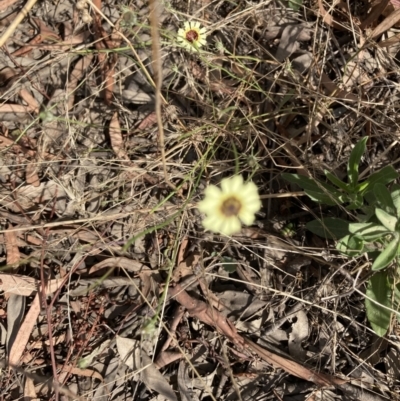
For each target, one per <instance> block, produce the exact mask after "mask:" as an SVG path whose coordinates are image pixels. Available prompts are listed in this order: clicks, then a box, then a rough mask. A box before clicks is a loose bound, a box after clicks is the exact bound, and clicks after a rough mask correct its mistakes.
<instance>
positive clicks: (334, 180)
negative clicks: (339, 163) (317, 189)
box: [324, 170, 350, 192]
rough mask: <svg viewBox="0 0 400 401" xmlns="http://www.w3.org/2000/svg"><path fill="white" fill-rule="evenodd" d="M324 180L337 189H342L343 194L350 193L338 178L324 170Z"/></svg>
mask: <svg viewBox="0 0 400 401" xmlns="http://www.w3.org/2000/svg"><path fill="white" fill-rule="evenodd" d="M324 173H325V175H326V178H327V179H328V180H329V181H330V182H331V183H332V184H333V185H336V186H337V187H338V188H340V189H342V190H343V191H345V192H350V188H349V185H348V184H346V183H345V182H343V181H342V180H340V179H339V178H337V177H336V175H333V174H332V173H330V172H329V171H327V170H325V171H324Z"/></svg>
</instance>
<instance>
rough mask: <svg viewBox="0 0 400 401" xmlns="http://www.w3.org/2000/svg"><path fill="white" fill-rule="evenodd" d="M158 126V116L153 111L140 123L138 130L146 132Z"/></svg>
mask: <svg viewBox="0 0 400 401" xmlns="http://www.w3.org/2000/svg"><path fill="white" fill-rule="evenodd" d="M156 124H157V115H156V113H155V112H154V111H153V112H151V113H150V114H149V115H148V116H146V117H145V118H144V119H143V120H142V121H141V122H140V124H139V126H138V129H140V130H145V129H146V128H150V127H152V126H153V125H156Z"/></svg>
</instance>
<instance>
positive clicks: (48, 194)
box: [0, 181, 68, 214]
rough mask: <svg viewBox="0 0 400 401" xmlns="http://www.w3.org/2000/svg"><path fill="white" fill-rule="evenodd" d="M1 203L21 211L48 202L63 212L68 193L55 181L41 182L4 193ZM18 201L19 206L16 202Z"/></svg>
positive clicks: (13, 209)
mask: <svg viewBox="0 0 400 401" xmlns="http://www.w3.org/2000/svg"><path fill="white" fill-rule="evenodd" d="M2 195H3V196H2V197H1V199H0V204H2V205H4V206H5V207H7V208H8V209H9V210H12V211H13V212H20V211H21V209H20V208H22V209H24V210H27V209H30V208H32V207H33V206H34V205H38V204H41V205H43V204H47V205H48V206H49V207H53V206H54V205H55V209H56V210H57V212H58V213H60V214H63V213H64V211H65V209H66V203H67V199H68V196H67V193H66V192H65V190H64V189H63V187H62V186H61V185H59V184H57V183H56V182H55V181H47V182H42V183H40V185H39V186H37V187H35V186H33V185H25V186H23V187H20V188H18V189H17V190H15V191H14V193H13V194H10V193H9V191H8V195H6V194H2ZM16 200H17V201H18V204H19V206H17V205H16V204H15V202H16Z"/></svg>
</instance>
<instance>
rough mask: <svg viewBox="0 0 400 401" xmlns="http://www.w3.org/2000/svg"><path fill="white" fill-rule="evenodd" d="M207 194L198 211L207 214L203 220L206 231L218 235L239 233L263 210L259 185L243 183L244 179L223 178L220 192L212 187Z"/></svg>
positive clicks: (206, 191) (236, 177)
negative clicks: (243, 225) (243, 226)
mask: <svg viewBox="0 0 400 401" xmlns="http://www.w3.org/2000/svg"><path fill="white" fill-rule="evenodd" d="M204 194H205V198H204V199H203V200H202V201H201V202H199V204H198V206H197V207H198V209H199V210H200V211H201V212H202V213H205V214H206V218H205V219H204V220H203V226H204V228H205V229H207V230H210V231H213V232H215V233H221V234H224V235H232V234H235V233H238V232H239V231H240V230H241V227H242V223H244V224H246V225H251V224H253V223H254V220H255V214H256V213H257V212H258V211H259V210H260V209H261V201H260V197H259V195H258V189H257V186H256V184H254V183H253V182H248V183H244V181H243V177H242V176H241V175H237V176H235V177H231V178H224V179H223V180H222V181H221V189H220V188H218V187H216V186H215V185H209V186H208V187H207V188H206V190H205V192H204Z"/></svg>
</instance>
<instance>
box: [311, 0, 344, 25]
mask: <svg viewBox="0 0 400 401" xmlns="http://www.w3.org/2000/svg"><path fill="white" fill-rule="evenodd" d="M318 6H319V11H320V13H321V15H322V21H323V22H325V24H327V25H329V26H330V27H331V28H335V29H338V30H340V31H347V30H348V29H347V28H346V27H344V26H343V25H341V24H339V23H338V22H336V21H335V20H334V19H333V17H332V15H330V14H329V13H328V12H327V11H326V10H325V7H324V5H323V4H322V0H318Z"/></svg>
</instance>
